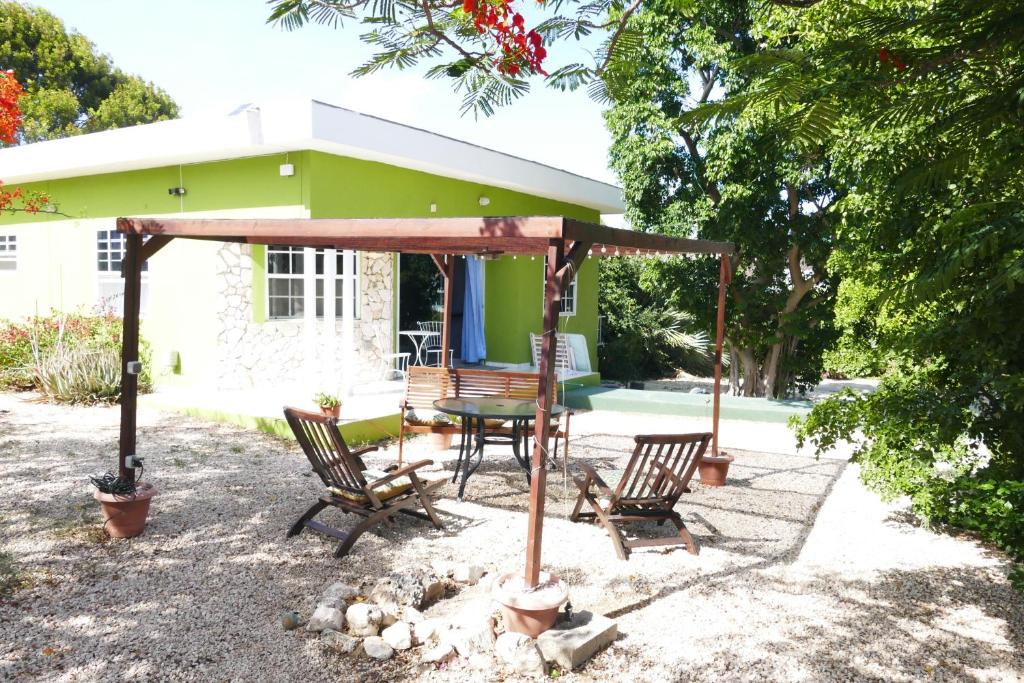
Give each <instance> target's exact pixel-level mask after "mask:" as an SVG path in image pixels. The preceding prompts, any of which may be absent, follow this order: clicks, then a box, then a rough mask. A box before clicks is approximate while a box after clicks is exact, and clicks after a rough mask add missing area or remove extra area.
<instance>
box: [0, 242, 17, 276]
mask: <svg viewBox="0 0 1024 683" xmlns="http://www.w3.org/2000/svg"><path fill="white" fill-rule="evenodd" d="M17 269H18V238H17V237H16V236H15V235H13V234H10V233H8V234H5V235H4V234H0V274H3V273H13V272H14V271H16V270H17Z"/></svg>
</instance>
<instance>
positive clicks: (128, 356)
mask: <svg viewBox="0 0 1024 683" xmlns="http://www.w3.org/2000/svg"><path fill="white" fill-rule="evenodd" d="M124 239H125V255H124V259H123V260H122V261H121V277H123V278H124V314H123V323H122V332H123V335H122V338H121V437H120V442H119V447H118V458H117V474H118V476H119V477H120V478H121V479H122V480H123V481H135V469H134V468H133V467H129V466H128V458H129V457H131V456H134V455H135V414H136V402H137V399H138V395H139V373H140V372H142V366H141V364H140V363H139V305H140V300H141V295H142V264H143V263H144V262H145V261H144V260H143V254H142V236H141V235H134V234H128V235H125V236H124Z"/></svg>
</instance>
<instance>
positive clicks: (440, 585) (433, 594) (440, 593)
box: [423, 576, 444, 605]
mask: <svg viewBox="0 0 1024 683" xmlns="http://www.w3.org/2000/svg"><path fill="white" fill-rule="evenodd" d="M443 597H444V579H441V578H438V577H436V576H429V577H426V578H425V579H424V580H423V604H425V605H429V604H430V603H432V602H436V601H438V600H440V599H441V598H443Z"/></svg>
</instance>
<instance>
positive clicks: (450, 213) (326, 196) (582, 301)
mask: <svg viewBox="0 0 1024 683" xmlns="http://www.w3.org/2000/svg"><path fill="white" fill-rule="evenodd" d="M309 175H310V178H311V180H310V185H311V192H310V199H311V203H310V215H311V217H312V218H355V217H370V218H376V217H391V218H406V217H408V218H413V217H419V216H428V217H458V216H481V215H483V216H566V217H569V218H576V219H579V220H585V221H591V222H594V223H596V222H599V220H600V212H598V211H596V210H592V209H587V208H585V207H582V206H578V205H575V204H567V203H565V202H559V201H555V200H551V199H544V198H542V197H534V196H531V195H528V194H523V193H521V192H514V191H512V190H505V189H501V188H496V187H491V186H488V185H480V184H477V183H469V182H465V181H461V180H453V179H450V178H441V177H438V176H434V175H430V174H428V173H421V172H419V171H411V170H408V169H402V168H396V167H394V166H388V165H386V164H380V163H374V162H370V161H361V160H358V159H350V158H346V157H337V156H332V155H329V154H322V153H320V152H310V153H309ZM481 196H486V197H487V198H488V199H490V203H489V204H488V205H487V206H480V197H481ZM431 204H435V205H436V207H437V211H436V212H434V213H431V211H430V205H431ZM542 263H543V260H542V259H540V258H539V257H538V258H537V259H536V260H534V261H532V262H531V261H530V259H528V258H518V259H515V260H513V259H512V258H510V257H505V258H501V259H498V260H494V261H487V263H486V266H485V275H484V287H485V322H484V328H485V333H486V336H487V359H488V360H489V361H496V362H502V363H525V362H529V360H530V340H529V335H530V332H534V333H539V332H540V330H541V323H542V319H543V315H542V310H541V309H542V307H543V300H544V297H543V265H542ZM577 291H578V295H577V296H578V300H577V313H576V315H575V316H566V317H562V318H561V320H560V321H559V322H560V325H559V329H561V330H562V331H565V332H577V333H580V334H584V335H586V337H587V345H588V347H589V351H590V356H591V365H592V367H593V368H595V369H596V368H597V268H596V266H595V264H593V263H591V262H590V260H589V259H588V261H587V263H586V264H585V265H584V267H583V269H582V270H581V272H580V275H579V286H578V288H577Z"/></svg>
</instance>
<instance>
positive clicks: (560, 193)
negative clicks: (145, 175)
mask: <svg viewBox="0 0 1024 683" xmlns="http://www.w3.org/2000/svg"><path fill="white" fill-rule="evenodd" d="M306 149H309V150H315V151H320V152H325V153H329V154H336V155H339V156H347V157H353V158H356V159H365V160H368V161H379V162H382V163H386V164H391V165H393V166H399V167H402V168H409V169H413V170H417V171H423V172H426V173H432V174H435V175H439V176H444V177H448V178H455V179H458V180H465V181H469V182H475V183H480V184H485V185H491V186H495V187H501V188H505V189H509V190H515V191H518V192H524V193H526V194H531V195H536V196H539V197H546V198H549V199H554V200H558V201H564V202H567V203H571V204H578V205H581V206H585V207H588V208H591V209H596V210H598V211H601V212H602V213H621V212H622V211H623V204H622V190H621V189H619V188H618V187H615V186H614V185H609V184H607V183H603V182H600V181H597V180H592V179H590V178H585V177H583V176H580V175H577V174H574V173H570V172H568V171H563V170H561V169H557V168H554V167H551V166H546V165H544V164H541V163H538V162H535V161H529V160H526V159H522V158H519V157H516V156H512V155H509V154H505V153H503V152H498V151H495V150H492V149H487V148H485V147H480V146H478V145H473V144H470V143H467V142H463V141H461V140H455V139H453V138H449V137H446V136H443V135H439V134H437V133H431V132H429V131H425V130H421V129H419V128H414V127H412V126H406V125H403V124H399V123H394V122H392V121H387V120H385V119H381V118H378V117H375V116H369V115H366V114H361V113H359V112H355V111H352V110H350V109H344V108H341V107H336V106H333V105H330V104H325V103H323V102H318V101H316V100H298V101H296V100H291V101H278V102H267V103H261V104H259V105H258V106H257V105H251V106H249V107H245V108H239V109H238V110H236V112H234V113H233V114H231V115H229V116H209V117H205V116H204V117H196V118H184V119H177V120H174V121H162V122H160V123H151V124H146V125H141V126H132V127H130V128H120V129H117V130H110V131H104V132H100V133H90V134H88V135H79V136H76V137H71V138H64V139H61V140H52V141H47V142H38V143H34V144H30V145H22V146H20V147H8V148H4V149H0V179H3V181H4V182H5V183H7V184H14V183H29V182H36V181H44V180H56V179H60V178H74V177H81V176H88V175H98V174H101V173H116V172H120V171H136V170H142V169H147V168H158V167H161V166H173V165H177V164H194V163H201V162H209V161H220V160H226V159H235V158H241V157H250V156H259V155H265V154H273V153H277V152H297V151H302V150H306Z"/></svg>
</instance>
